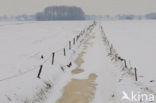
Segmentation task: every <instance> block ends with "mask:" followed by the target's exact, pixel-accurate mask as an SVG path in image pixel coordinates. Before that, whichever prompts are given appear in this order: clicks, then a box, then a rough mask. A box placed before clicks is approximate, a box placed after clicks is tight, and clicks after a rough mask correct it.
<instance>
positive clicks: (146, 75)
mask: <svg viewBox="0 0 156 103" xmlns="http://www.w3.org/2000/svg"><path fill="white" fill-rule="evenodd" d="M102 24H103V28H104V31H105V33H106V35H107V36H108V38H109V40H110V42H111V43H113V45H114V47H115V48H116V50H117V52H118V53H119V55H120V56H121V57H123V58H125V59H127V60H128V62H129V61H130V64H131V65H132V66H133V67H136V68H137V69H138V74H139V78H138V79H139V80H141V81H144V82H146V85H150V86H151V87H155V86H156V82H154V83H150V82H149V81H150V80H156V63H155V61H156V60H155V59H156V29H155V27H156V21H154V20H153V21H152V20H147V21H108V22H103V23H102Z"/></svg>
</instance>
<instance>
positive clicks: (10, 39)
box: [0, 21, 91, 103]
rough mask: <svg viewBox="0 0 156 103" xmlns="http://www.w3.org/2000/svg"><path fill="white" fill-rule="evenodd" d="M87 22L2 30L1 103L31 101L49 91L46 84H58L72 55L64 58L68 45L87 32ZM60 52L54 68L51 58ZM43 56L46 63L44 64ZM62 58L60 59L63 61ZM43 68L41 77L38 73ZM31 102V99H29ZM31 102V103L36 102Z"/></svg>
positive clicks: (9, 26)
mask: <svg viewBox="0 0 156 103" xmlns="http://www.w3.org/2000/svg"><path fill="white" fill-rule="evenodd" d="M89 24H91V22H90V21H88V22H81V21H78V22H76V21H75V22H70V21H68V22H59V21H57V22H33V23H32V22H30V23H29V22H21V23H20V25H17V23H13V22H11V23H10V24H9V23H6V24H5V23H2V26H1V27H0V47H1V49H0V53H1V54H0V57H1V58H0V68H1V69H0V88H1V89H0V92H1V94H0V102H3V103H8V102H9V101H10V102H12V103H13V102H15V103H21V102H25V101H30V100H32V98H36V97H34V95H36V94H37V93H38V91H40V90H41V89H44V88H45V87H46V85H45V82H48V83H50V85H51V86H52V85H53V83H55V82H57V81H59V79H60V78H61V77H62V76H63V74H64V73H63V72H62V70H61V69H58V68H60V67H59V66H60V65H65V63H67V62H69V59H70V58H69V57H71V53H70V52H71V51H69V52H68V50H67V51H66V52H67V56H66V57H64V56H63V48H64V47H65V48H67V46H68V41H69V40H72V39H73V37H75V36H76V35H78V34H79V33H80V32H81V30H83V29H85V28H86V27H87V26H88V25H89ZM58 50H59V51H58ZM55 51H57V54H56V57H57V58H58V59H55V62H59V63H58V64H59V65H54V66H51V54H52V52H55ZM41 55H43V56H44V59H43V60H41ZM60 58H61V59H60ZM41 64H43V70H42V73H41V77H42V78H44V79H43V80H38V79H37V78H36V77H37V73H38V70H39V67H40V65H41ZM27 98H28V99H27ZM34 101H35V99H34V100H32V102H34Z"/></svg>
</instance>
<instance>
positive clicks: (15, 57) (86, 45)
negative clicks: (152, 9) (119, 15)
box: [0, 21, 156, 103]
mask: <svg viewBox="0 0 156 103" xmlns="http://www.w3.org/2000/svg"><path fill="white" fill-rule="evenodd" d="M92 23H93V22H92V21H55V22H12V23H0V47H1V49H0V57H1V58H0V103H131V101H127V100H123V101H121V98H122V96H123V94H122V91H126V92H127V91H134V92H135V93H137V92H143V93H146V90H144V89H147V88H146V87H148V90H150V88H152V89H153V87H155V85H156V84H155V81H152V82H150V81H151V80H155V78H156V76H155V72H156V71H155V70H154V67H155V63H154V60H155V58H154V57H156V55H155V54H154V53H155V51H156V48H155V46H154V44H156V41H155V39H156V38H155V37H156V36H155V33H156V31H155V30H154V26H156V22H155V21H107V22H106V21H105V22H98V23H97V25H93V26H91V27H90V29H87V28H88V26H89V25H90V24H92ZM100 24H102V26H103V30H104V31H105V34H106V36H107V37H108V39H109V40H110V43H112V44H113V46H114V48H115V49H116V50H117V53H119V55H120V56H121V57H123V58H126V60H130V64H131V65H132V66H134V67H135V66H136V67H137V69H138V76H139V77H138V79H139V81H138V82H136V81H135V80H134V75H132V74H133V73H132V72H133V71H132V72H131V71H128V70H129V69H127V71H128V72H127V71H123V70H122V68H121V65H122V63H121V62H117V63H114V62H112V61H111V57H109V56H108V53H109V50H108V49H109V45H107V42H104V34H103V33H102V30H101V25H100ZM83 30H85V32H84V33H82V31H83ZM78 34H83V35H81V36H80V38H79V40H78V41H75V45H73V44H74V39H73V38H74V37H76V36H77V35H78ZM69 40H70V41H71V43H72V49H69V44H68V43H69ZM64 48H65V49H66V56H64V52H63V49H64ZM52 52H55V59H54V60H55V61H54V64H53V65H51V64H52ZM42 55H43V58H41V56H42ZM41 64H42V65H43V69H42V72H41V79H38V78H37V74H38V71H39V68H40V65H41ZM140 81H141V82H140ZM142 82H143V84H142ZM148 93H149V92H148ZM150 93H155V92H153V91H152V92H150ZM154 95H155V94H154ZM139 101H140V99H138V101H135V102H134V103H139ZM145 103H149V101H147V102H145Z"/></svg>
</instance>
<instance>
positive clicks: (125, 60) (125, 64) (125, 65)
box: [124, 59, 127, 68]
mask: <svg viewBox="0 0 156 103" xmlns="http://www.w3.org/2000/svg"><path fill="white" fill-rule="evenodd" d="M124 64H125V68H127V64H126V60H125V59H124Z"/></svg>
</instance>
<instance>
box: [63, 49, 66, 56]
mask: <svg viewBox="0 0 156 103" xmlns="http://www.w3.org/2000/svg"><path fill="white" fill-rule="evenodd" d="M63 52H64V56H66V49H65V48H64V49H63Z"/></svg>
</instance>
